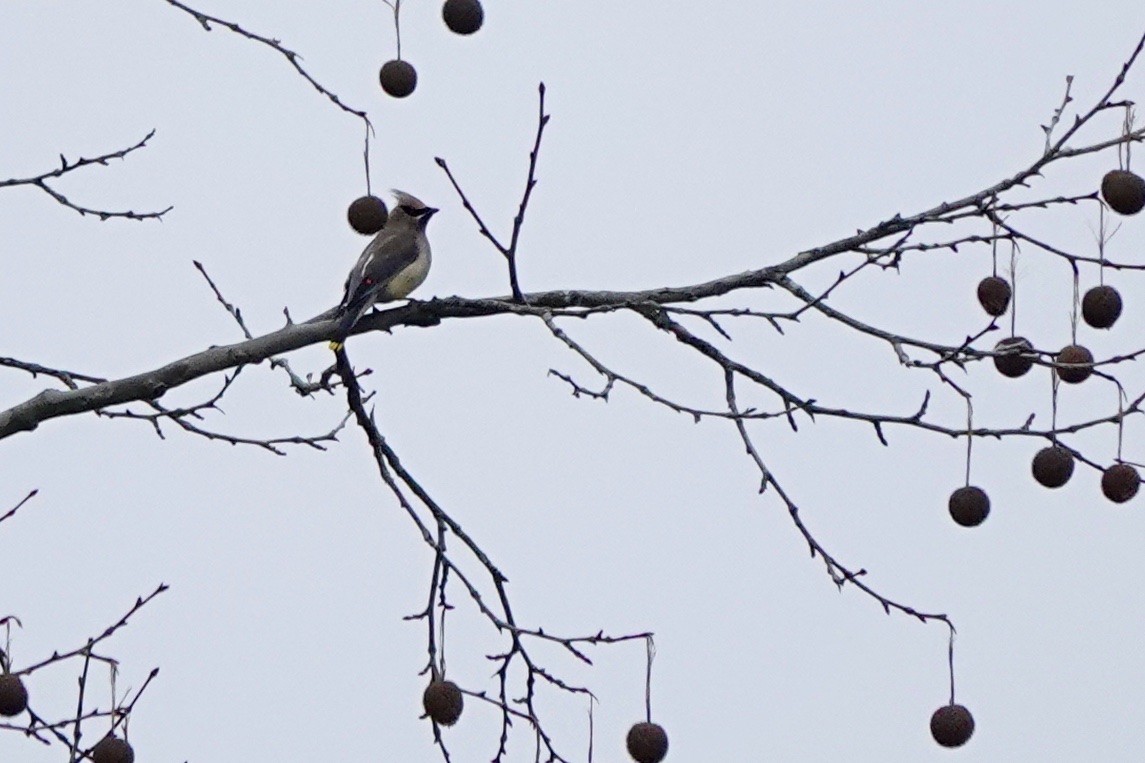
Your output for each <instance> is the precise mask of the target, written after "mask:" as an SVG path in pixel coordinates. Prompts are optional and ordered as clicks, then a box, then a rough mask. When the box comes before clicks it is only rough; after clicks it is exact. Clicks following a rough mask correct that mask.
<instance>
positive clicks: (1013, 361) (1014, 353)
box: [994, 336, 1034, 379]
mask: <svg viewBox="0 0 1145 763" xmlns="http://www.w3.org/2000/svg"><path fill="white" fill-rule="evenodd" d="M1033 349H1034V346H1033V345H1032V344H1030V340H1029V339H1026V338H1025V337H1024V336H1012V337H1009V338H1008V339H1003V340H1002V341H1001V342H998V344H996V345H994V352H1007V351H1009V352H1007V354H1005V355H995V356H994V368H997V369H998V373H1000V374H1002V375H1003V376H1008V377H1010V378H1011V379H1016V378H1018V377H1019V376H1022V375H1024V374H1025V373H1026V372H1027V371H1029V370H1030V369H1031V368H1033V366H1034V359H1033V358H1031V357H1028V356H1025V355H1020V354H1019V353H1024V352H1032V351H1033Z"/></svg>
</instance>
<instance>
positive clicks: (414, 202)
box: [390, 188, 425, 209]
mask: <svg viewBox="0 0 1145 763" xmlns="http://www.w3.org/2000/svg"><path fill="white" fill-rule="evenodd" d="M390 192H391V193H392V194H393V195H394V198H395V199H397V200H398V204H399V205H400V206H403V207H410V208H412V209H425V202H423V201H422V200H421V199H419V198H418V197H416V196H414V195H413V194H409V193H406V192H405V191H399V190H398V189H396V188H394V189H392V190H391V191H390Z"/></svg>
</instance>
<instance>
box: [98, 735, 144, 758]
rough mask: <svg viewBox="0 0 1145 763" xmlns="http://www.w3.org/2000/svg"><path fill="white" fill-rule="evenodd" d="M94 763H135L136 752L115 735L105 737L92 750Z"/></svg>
mask: <svg viewBox="0 0 1145 763" xmlns="http://www.w3.org/2000/svg"><path fill="white" fill-rule="evenodd" d="M91 760H92V763H135V750H133V749H131V745H129V744H128V743H127V742H126V741H125V740H123V739H120V738H119V737H117V736H115V735H108V736H105V737H104V738H103V739H101V740H99V742H98V743H97V744H96V746H95V747H93V748H91Z"/></svg>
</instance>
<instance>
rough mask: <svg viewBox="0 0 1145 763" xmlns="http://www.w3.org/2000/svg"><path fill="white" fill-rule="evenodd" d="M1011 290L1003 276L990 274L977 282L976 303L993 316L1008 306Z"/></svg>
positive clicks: (996, 315) (1004, 310) (999, 313)
mask: <svg viewBox="0 0 1145 763" xmlns="http://www.w3.org/2000/svg"><path fill="white" fill-rule="evenodd" d="M1011 296H1012V292H1011V290H1010V284H1008V283H1006V279H1005V278H999V277H998V276H990V277H989V278H983V279H982V280H981V281H979V282H978V303H979V304H980V305H982V309H983V310H985V311H986V313H987V314H989V315H993V316H994V317H995V318H996V317H998V316H999V315H1001V314H1002V313H1004V312H1006V308H1008V307H1009V306H1010V297H1011Z"/></svg>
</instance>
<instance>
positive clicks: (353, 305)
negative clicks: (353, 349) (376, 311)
mask: <svg viewBox="0 0 1145 763" xmlns="http://www.w3.org/2000/svg"><path fill="white" fill-rule="evenodd" d="M368 296H369V295H362V296H360V297H358V298H356V299H352V300H350V302H349V304H344V305H342V306H341V307H340V308H339V317H338V329H337V332H336V333H335V336H336V337H338V338H337V339H335V340H333V341H332V342H330V349H331V350H334V351H337V350H340V349H342V345H344V344H345V343H346V337H347V336H348V335H349V333H350V329H352V328H354V324H355V323H357V322H358V319H359V318H361V317H362V313H363V312H364V307H365V305H364V304H363V302H364V300H365V299H366V298H368Z"/></svg>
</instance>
